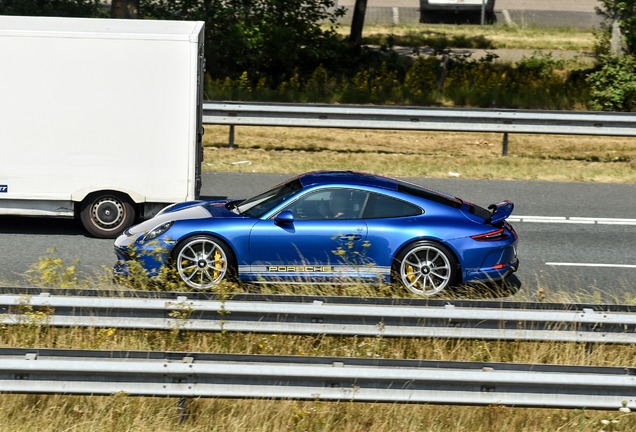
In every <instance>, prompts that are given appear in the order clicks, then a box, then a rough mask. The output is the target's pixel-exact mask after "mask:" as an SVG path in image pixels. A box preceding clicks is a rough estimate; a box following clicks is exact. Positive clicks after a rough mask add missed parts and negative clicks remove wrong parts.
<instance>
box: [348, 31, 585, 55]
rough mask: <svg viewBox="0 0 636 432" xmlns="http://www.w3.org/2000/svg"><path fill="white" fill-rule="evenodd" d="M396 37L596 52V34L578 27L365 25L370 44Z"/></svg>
mask: <svg viewBox="0 0 636 432" xmlns="http://www.w3.org/2000/svg"><path fill="white" fill-rule="evenodd" d="M337 31H338V33H340V34H342V35H343V36H348V35H349V33H350V32H351V27H350V26H341V27H339V28H338V30H337ZM389 36H392V39H393V45H396V46H420V47H424V46H440V45H446V46H449V47H456V48H491V49H492V48H511V49H543V50H574V51H592V50H593V49H594V42H595V38H594V34H593V33H592V32H591V31H582V30H578V29H575V28H554V27H520V26H505V25H494V26H476V25H433V26H431V25H429V26H427V25H419V26H388V25H385V26H382V25H376V26H365V27H364V31H363V38H364V40H365V43H368V44H387V42H388V38H389Z"/></svg>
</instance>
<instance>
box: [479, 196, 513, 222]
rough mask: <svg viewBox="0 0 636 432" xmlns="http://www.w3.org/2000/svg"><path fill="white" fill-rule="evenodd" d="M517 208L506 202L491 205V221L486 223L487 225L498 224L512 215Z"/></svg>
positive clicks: (489, 208) (489, 207)
mask: <svg viewBox="0 0 636 432" xmlns="http://www.w3.org/2000/svg"><path fill="white" fill-rule="evenodd" d="M514 208H515V205H514V204H513V203H511V202H510V201H504V202H501V203H499V204H490V205H489V206H488V210H490V211H491V216H490V219H489V220H487V221H486V223H491V224H497V223H499V222H501V221H503V220H505V219H507V218H508V217H510V215H511V214H512V210H513V209H514Z"/></svg>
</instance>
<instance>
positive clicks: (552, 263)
mask: <svg viewBox="0 0 636 432" xmlns="http://www.w3.org/2000/svg"><path fill="white" fill-rule="evenodd" d="M545 265H550V266H571V267H617V268H636V265H631V264H595V263H557V262H547V263H545Z"/></svg>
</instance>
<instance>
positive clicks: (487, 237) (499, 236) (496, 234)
mask: <svg viewBox="0 0 636 432" xmlns="http://www.w3.org/2000/svg"><path fill="white" fill-rule="evenodd" d="M470 238H471V239H473V240H477V241H498V240H505V239H507V238H508V234H506V233H505V232H504V229H503V228H501V229H499V230H497V231H493V232H489V233H486V234H479V235H474V236H470Z"/></svg>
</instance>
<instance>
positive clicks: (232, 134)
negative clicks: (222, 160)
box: [228, 125, 234, 149]
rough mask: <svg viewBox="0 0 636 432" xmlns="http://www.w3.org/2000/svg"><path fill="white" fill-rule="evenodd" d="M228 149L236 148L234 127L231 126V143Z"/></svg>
mask: <svg viewBox="0 0 636 432" xmlns="http://www.w3.org/2000/svg"><path fill="white" fill-rule="evenodd" d="M228 148H231V149H233V148H234V125H230V142H229V143H228Z"/></svg>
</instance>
